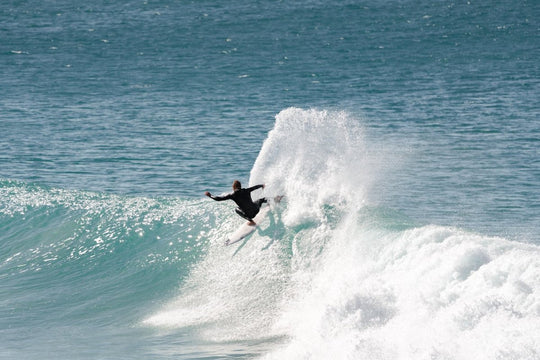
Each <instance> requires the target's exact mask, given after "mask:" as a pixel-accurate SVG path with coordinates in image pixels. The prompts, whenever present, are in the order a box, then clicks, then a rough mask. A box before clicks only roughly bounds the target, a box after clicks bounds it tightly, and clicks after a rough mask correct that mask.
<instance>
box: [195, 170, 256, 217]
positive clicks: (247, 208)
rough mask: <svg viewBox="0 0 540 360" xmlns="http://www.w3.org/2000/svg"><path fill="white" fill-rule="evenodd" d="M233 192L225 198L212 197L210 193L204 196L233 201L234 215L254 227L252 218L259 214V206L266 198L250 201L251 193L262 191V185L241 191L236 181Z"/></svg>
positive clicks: (238, 182) (239, 184) (240, 186)
mask: <svg viewBox="0 0 540 360" xmlns="http://www.w3.org/2000/svg"><path fill="white" fill-rule="evenodd" d="M232 188H233V192H232V193H230V194H228V195H225V196H214V195H212V194H210V192H208V191H207V192H205V193H204V195H206V196H208V197H209V198H211V199H214V200H216V201H223V200H233V201H234V202H235V203H236V205H238V208H236V210H235V211H236V213H237V214H238V215H240V216H241V217H243V218H244V219H246V220H247V221H249V223H248V224H249V225H255V222H254V221H253V218H254V217H255V215H257V213H258V212H259V210H260V208H261V205H262V204H264V203H265V202H266V198H260V199H258V200H256V201H253V200H252V199H251V192H252V191H253V190H257V189H260V188H263V189H264V184H261V185H255V186H252V187H249V188H246V189H242V184H241V183H240V181H238V180H234V182H233V184H232Z"/></svg>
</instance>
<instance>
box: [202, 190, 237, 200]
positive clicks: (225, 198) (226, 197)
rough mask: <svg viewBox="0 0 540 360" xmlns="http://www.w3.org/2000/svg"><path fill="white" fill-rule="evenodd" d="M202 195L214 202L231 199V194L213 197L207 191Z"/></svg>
mask: <svg viewBox="0 0 540 360" xmlns="http://www.w3.org/2000/svg"><path fill="white" fill-rule="evenodd" d="M204 195H206V196H208V197H209V198H210V199H213V200H216V201H223V200H229V199H231V196H232V194H228V195H225V196H214V195H212V194H210V192H209V191H207V192H205V193H204Z"/></svg>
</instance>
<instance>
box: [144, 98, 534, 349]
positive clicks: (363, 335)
mask: <svg viewBox="0 0 540 360" xmlns="http://www.w3.org/2000/svg"><path fill="white" fill-rule="evenodd" d="M362 133H363V132H362V129H361V127H359V126H358V121H356V120H355V119H351V118H350V117H349V116H348V115H347V114H345V113H339V112H327V111H318V110H307V111H306V110H301V109H295V108H291V109H287V110H284V111H282V112H281V113H280V114H278V115H277V117H276V124H275V127H274V129H273V130H272V131H271V132H270V133H269V135H268V138H267V139H266V141H265V143H264V145H263V147H262V149H261V152H260V154H259V156H258V158H257V160H256V162H255V164H254V167H253V169H252V172H251V179H250V182H251V184H255V183H260V182H265V183H266V185H267V187H266V189H265V190H264V195H266V196H273V195H276V194H284V195H285V199H286V201H285V202H284V204H282V205H279V206H276V207H275V208H274V211H273V212H272V215H271V216H270V218H269V219H268V221H266V222H265V223H263V224H262V225H261V228H260V229H259V231H258V232H256V233H255V234H254V235H253V236H252V237H250V238H249V239H248V240H246V241H245V242H244V243H242V244H241V245H239V246H238V247H233V248H223V247H222V246H220V244H221V241H222V240H223V232H226V231H231V230H232V229H233V228H234V226H235V225H232V223H235V224H237V223H238V221H237V220H236V219H235V218H234V216H233V215H230V220H231V221H228V223H227V225H218V223H219V221H216V228H215V229H214V230H213V231H212V230H210V231H209V233H208V234H207V238H206V239H207V241H208V242H209V243H210V246H208V247H207V251H206V252H205V254H204V255H203V256H201V258H200V260H199V261H197V263H196V264H194V266H193V269H192V271H191V272H190V274H189V276H188V277H187V279H186V281H185V282H184V283H183V284H182V286H181V287H180V289H179V291H178V294H177V295H176V296H175V297H174V300H172V301H169V302H167V303H166V304H165V305H163V306H162V307H161V308H160V309H158V310H157V311H155V312H154V313H153V314H151V315H150V316H148V317H146V318H145V319H144V320H143V321H142V324H143V325H144V326H149V327H155V328H159V329H163V330H164V329H169V330H170V331H173V330H178V329H188V330H189V331H190V332H191V333H192V334H196V335H195V336H197V337H198V338H199V339H202V340H203V341H204V342H207V344H216V343H217V344H222V345H223V344H229V345H230V344H237V343H241V344H244V345H245V344H250V346H251V348H252V349H255V350H253V352H252V353H249V354H248V355H249V356H259V357H261V358H264V359H329V358H336V359H349V358H369V359H413V358H414V359H470V358H475V359H503V358H504V359H506V358H516V359H537V358H539V354H540V348H539V344H538V342H537V339H536V334H538V333H539V331H540V321H539V314H540V293H539V289H540V266H539V263H538V258H539V255H540V249H539V248H538V246H536V245H532V244H525V243H520V242H516V241H508V240H506V239H503V238H498V237H490V236H483V235H479V234H473V233H469V232H466V231H464V230H460V229H456V228H451V227H442V226H437V225H427V226H415V224H413V223H412V222H411V221H410V220H408V219H407V218H405V217H403V216H402V215H400V214H398V213H395V212H393V211H391V210H388V209H385V208H381V207H377V206H374V205H370V203H369V201H368V199H367V194H368V193H369V187H370V183H372V182H373V181H374V180H375V179H376V177H377V176H376V174H377V172H378V169H377V168H376V166H375V165H374V164H376V163H377V159H376V157H378V156H381V155H380V154H377V155H373V154H372V153H371V152H370V150H369V148H367V147H366V142H365V140H364V139H363V135H362ZM219 205H221V204H219ZM220 208H222V207H220V206H218V205H216V206H215V210H214V211H216V214H217V213H218V212H219V209H220ZM231 210H232V208H231ZM231 213H232V211H231ZM225 216H227V219H229V215H225ZM261 344H263V345H261ZM223 346H225V345H223Z"/></svg>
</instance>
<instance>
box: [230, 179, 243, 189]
mask: <svg viewBox="0 0 540 360" xmlns="http://www.w3.org/2000/svg"><path fill="white" fill-rule="evenodd" d="M232 188H233V189H234V190H236V189H241V188H242V184H241V183H240V181H238V180H234V181H233V183H232Z"/></svg>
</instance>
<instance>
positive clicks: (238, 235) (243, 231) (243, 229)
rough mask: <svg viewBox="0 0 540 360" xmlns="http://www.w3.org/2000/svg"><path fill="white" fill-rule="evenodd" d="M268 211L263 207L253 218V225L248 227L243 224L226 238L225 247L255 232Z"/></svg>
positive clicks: (268, 208) (268, 209)
mask: <svg viewBox="0 0 540 360" xmlns="http://www.w3.org/2000/svg"><path fill="white" fill-rule="evenodd" d="M269 211H270V206H268V205H267V206H265V207H263V208H261V210H259V213H258V214H257V215H255V217H254V218H253V221H254V222H255V225H249V224H248V223H247V222H244V223H243V224H242V225H241V226H240V227H239V228H238V230H236V231H235V232H233V233H232V234H231V235H229V237H228V238H227V241H225V245H232V244H234V243H237V242H239V241H240V240H242V239H244V238H245V237H246V236H248V235H249V234H251V233H252V232H254V231H255V229H256V228H257V226H259V224H260V222H261V221H262V220H263V219H264V217H265V216H266V214H268V212H269Z"/></svg>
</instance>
